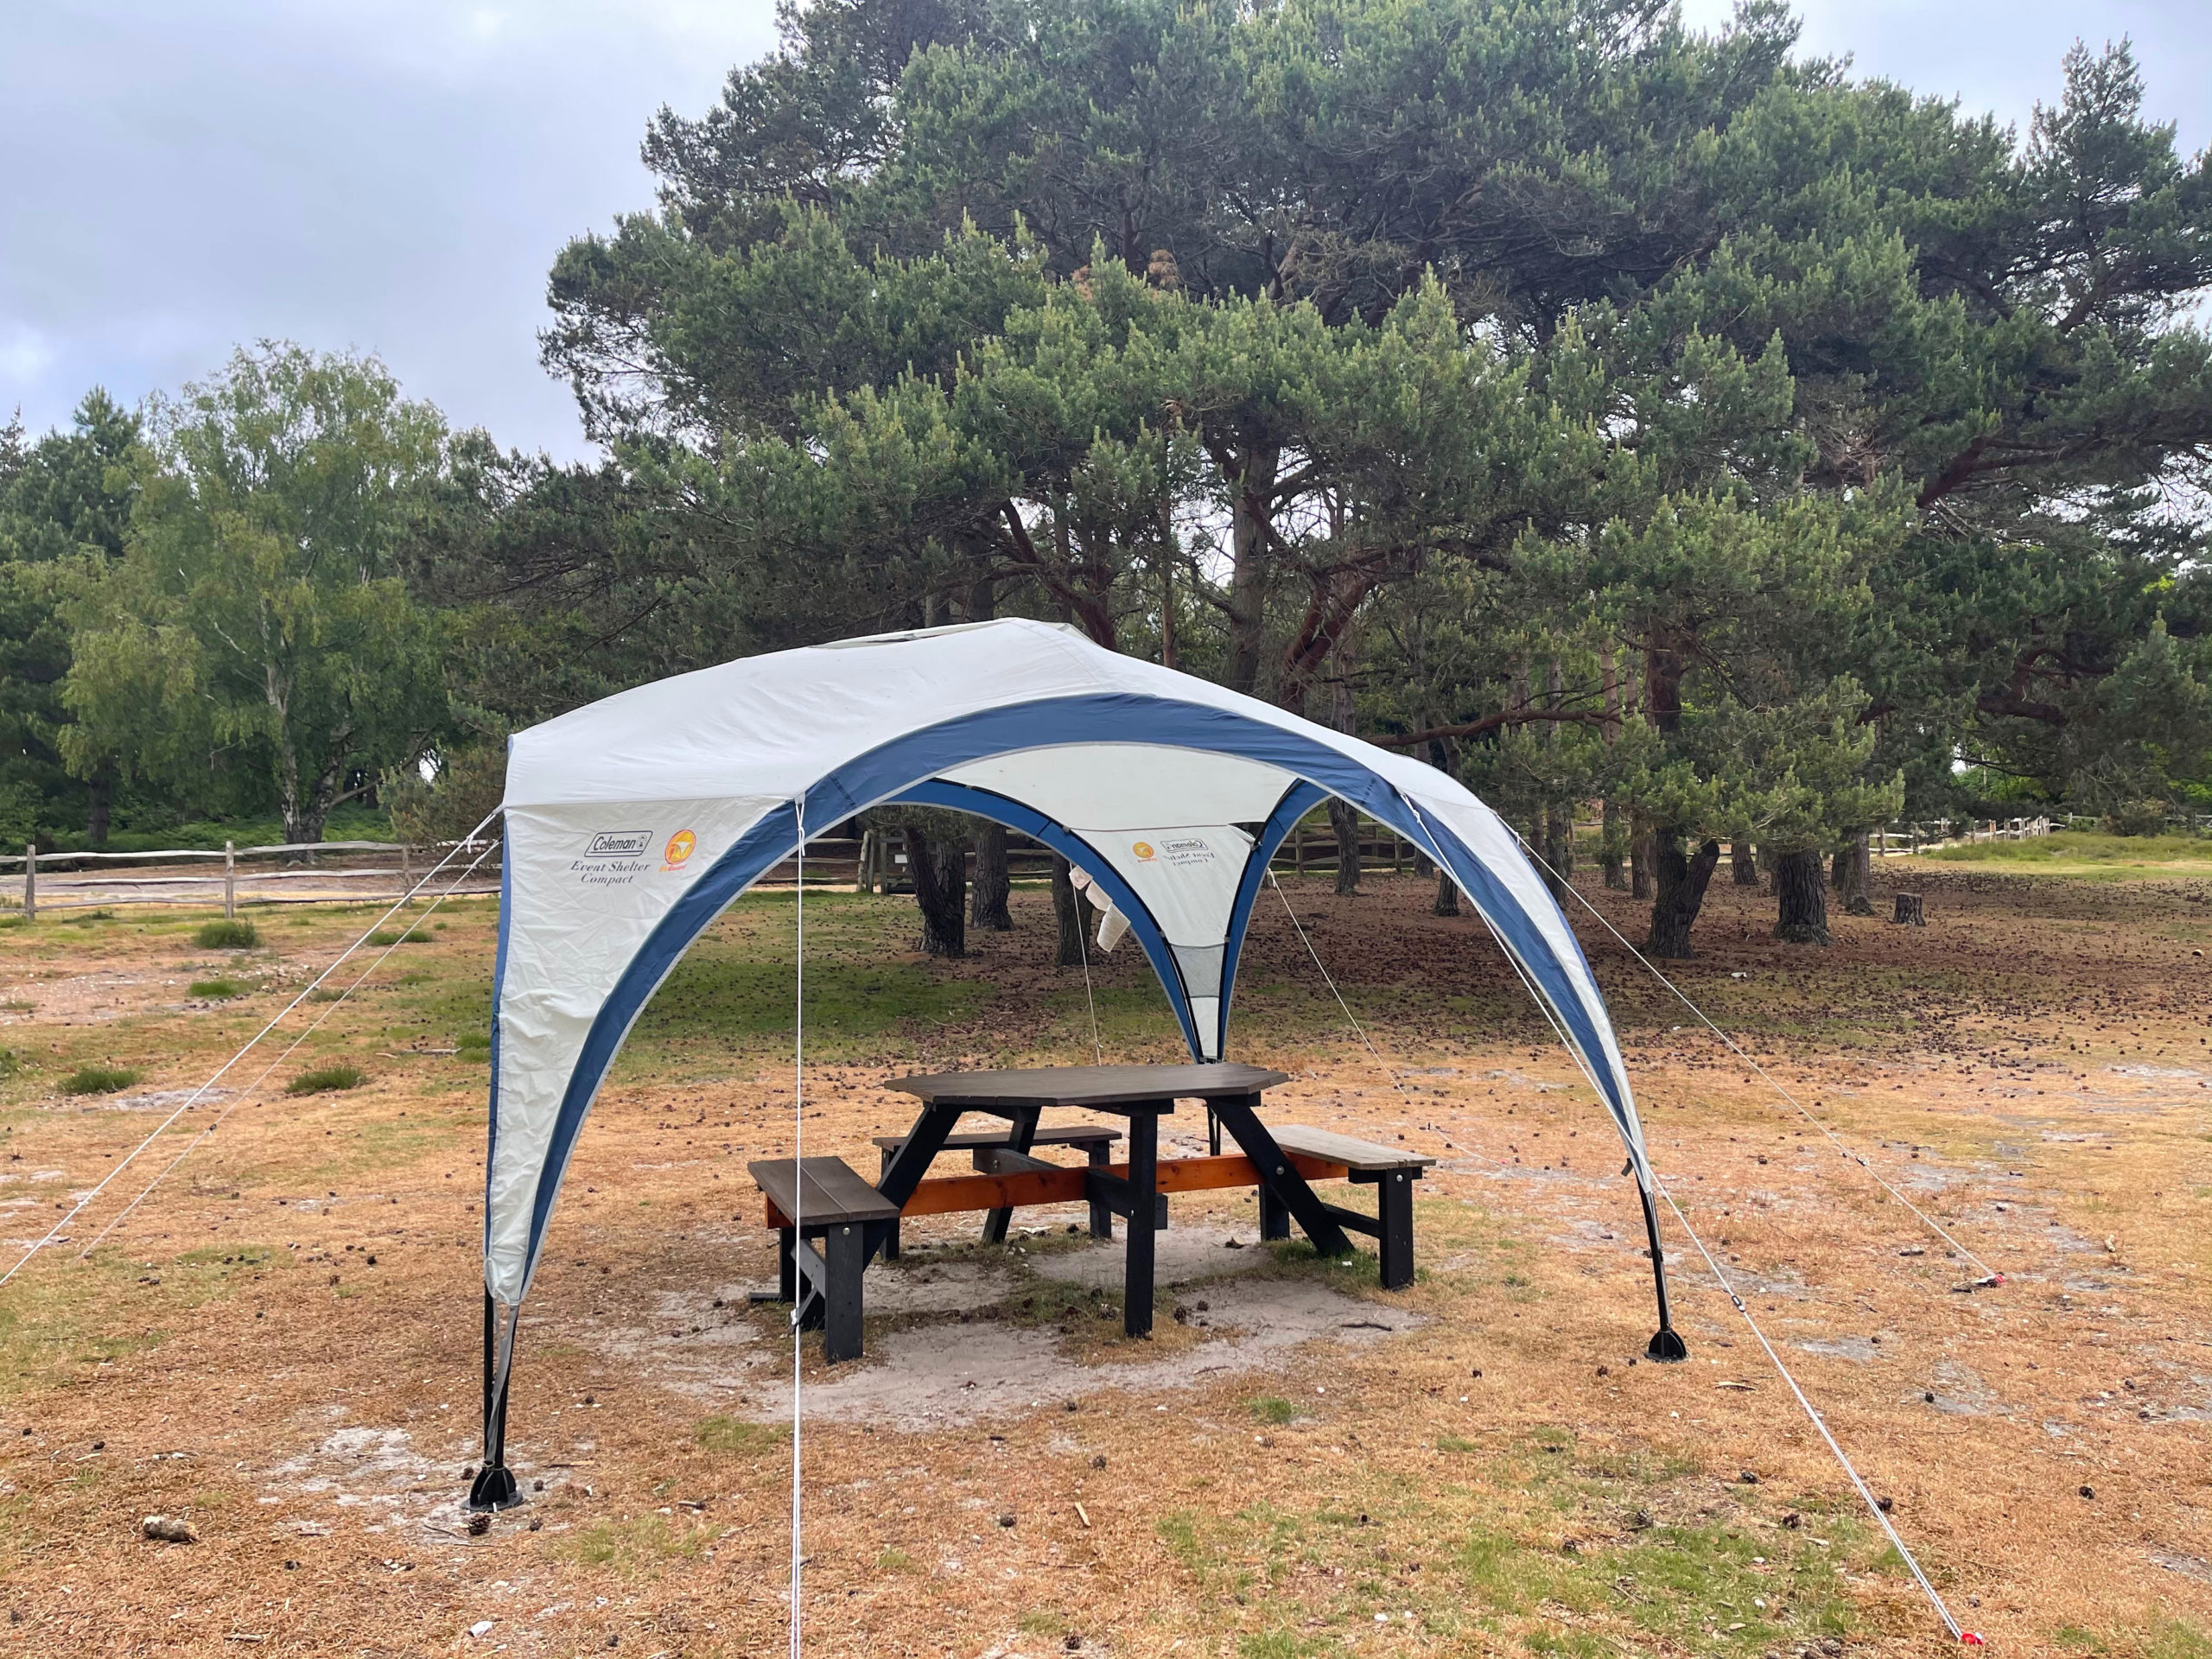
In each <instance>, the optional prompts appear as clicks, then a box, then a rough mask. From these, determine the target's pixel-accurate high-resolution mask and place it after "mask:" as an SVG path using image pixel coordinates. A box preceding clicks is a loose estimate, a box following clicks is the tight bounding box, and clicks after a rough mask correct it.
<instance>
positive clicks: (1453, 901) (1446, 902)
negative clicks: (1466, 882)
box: [1429, 870, 1459, 916]
mask: <svg viewBox="0 0 2212 1659" xmlns="http://www.w3.org/2000/svg"><path fill="white" fill-rule="evenodd" d="M1429 908H1430V910H1431V911H1432V912H1433V913H1434V914H1436V915H1439V916H1457V915H1458V914H1459V883H1458V882H1457V881H1454V880H1452V872H1451V871H1449V870H1439V871H1437V873H1436V902H1435V904H1433V905H1432V906H1430V907H1429Z"/></svg>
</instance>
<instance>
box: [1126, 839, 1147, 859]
mask: <svg viewBox="0 0 2212 1659" xmlns="http://www.w3.org/2000/svg"><path fill="white" fill-rule="evenodd" d="M1129 850H1130V851H1131V852H1133V853H1135V855H1137V856H1138V857H1139V858H1150V857H1151V856H1152V843H1151V842H1148V841H1140V842H1136V843H1135V845H1134V846H1132V847H1131V848H1130V849H1129Z"/></svg>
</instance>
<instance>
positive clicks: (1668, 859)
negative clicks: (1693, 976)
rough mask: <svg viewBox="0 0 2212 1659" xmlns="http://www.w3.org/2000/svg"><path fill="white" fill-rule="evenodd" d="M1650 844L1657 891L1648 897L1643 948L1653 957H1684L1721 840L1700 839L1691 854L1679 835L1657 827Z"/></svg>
mask: <svg viewBox="0 0 2212 1659" xmlns="http://www.w3.org/2000/svg"><path fill="white" fill-rule="evenodd" d="M1650 847H1651V861H1652V864H1653V866H1654V867H1655V868H1654V874H1655V875H1656V881H1655V882H1654V884H1653V885H1654V886H1655V887H1656V888H1657V892H1656V893H1655V894H1654V895H1653V898H1652V900H1651V937H1650V938H1649V939H1648V940H1646V941H1645V943H1644V947H1643V948H1644V949H1645V950H1648V951H1649V952H1650V954H1651V955H1653V956H1655V957H1671V958H1673V959H1675V960H1676V961H1686V960H1688V958H1689V957H1690V956H1691V955H1692V954H1693V953H1692V951H1691V950H1690V928H1691V926H1692V925H1693V924H1694V923H1695V922H1696V920H1697V913H1698V912H1699V910H1700V909H1701V908H1702V907H1703V906H1704V904H1705V889H1706V886H1707V883H1708V882H1710V881H1711V880H1713V871H1714V870H1715V869H1716V868H1719V863H1720V843H1719V842H1717V841H1707V842H1700V843H1699V845H1698V849H1697V852H1696V854H1695V855H1694V856H1693V855H1690V854H1688V853H1687V852H1686V851H1685V850H1684V849H1683V840H1682V837H1681V835H1679V834H1677V833H1675V832H1674V831H1671V830H1665V829H1660V830H1655V831H1654V832H1653V833H1652V836H1651V838H1650Z"/></svg>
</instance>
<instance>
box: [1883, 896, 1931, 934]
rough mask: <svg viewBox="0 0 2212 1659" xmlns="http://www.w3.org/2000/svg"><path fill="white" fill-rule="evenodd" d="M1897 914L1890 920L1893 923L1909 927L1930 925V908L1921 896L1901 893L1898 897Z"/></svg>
mask: <svg viewBox="0 0 2212 1659" xmlns="http://www.w3.org/2000/svg"><path fill="white" fill-rule="evenodd" d="M1890 919H1891V921H1892V922H1901V923H1903V924H1904V925H1905V926H1907V927H1925V926H1927V925H1928V906H1927V905H1926V903H1925V902H1924V901H1923V899H1922V897H1921V895H1920V894H1918V893H1898V894H1897V914H1895V915H1894V916H1892V917H1891V918H1890Z"/></svg>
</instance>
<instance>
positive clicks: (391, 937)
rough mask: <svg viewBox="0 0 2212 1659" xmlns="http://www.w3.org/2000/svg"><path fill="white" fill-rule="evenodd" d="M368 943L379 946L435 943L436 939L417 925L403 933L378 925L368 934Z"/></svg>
mask: <svg viewBox="0 0 2212 1659" xmlns="http://www.w3.org/2000/svg"><path fill="white" fill-rule="evenodd" d="M369 943H370V944H374V945H379V946H381V945H391V944H436V943H437V941H436V940H435V939H434V938H431V937H430V936H429V934H428V933H425V932H424V931H423V930H422V929H421V928H419V927H410V928H409V929H408V930H407V931H405V932H404V933H395V932H393V931H391V929H390V928H388V927H380V928H378V930H377V931H375V932H373V933H372V934H370V935H369Z"/></svg>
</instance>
